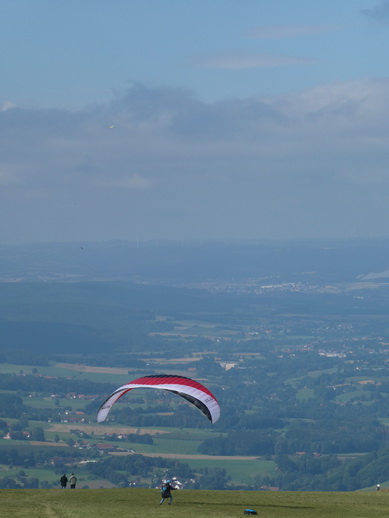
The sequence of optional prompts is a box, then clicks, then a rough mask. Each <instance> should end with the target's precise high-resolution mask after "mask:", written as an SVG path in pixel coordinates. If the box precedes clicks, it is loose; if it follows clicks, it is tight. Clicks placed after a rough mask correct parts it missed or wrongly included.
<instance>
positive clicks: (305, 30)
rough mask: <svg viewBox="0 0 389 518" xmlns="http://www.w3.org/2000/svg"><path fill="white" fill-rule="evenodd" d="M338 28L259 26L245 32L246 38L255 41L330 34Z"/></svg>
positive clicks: (326, 26)
mask: <svg viewBox="0 0 389 518" xmlns="http://www.w3.org/2000/svg"><path fill="white" fill-rule="evenodd" d="M339 28H340V26H338V25H261V26H258V27H253V28H251V29H250V30H249V31H247V36H249V37H250V38H256V39H281V38H295V37H298V36H312V35H315V34H323V33H326V32H332V31H335V30H339Z"/></svg>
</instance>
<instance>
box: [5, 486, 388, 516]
mask: <svg viewBox="0 0 389 518" xmlns="http://www.w3.org/2000/svg"><path fill="white" fill-rule="evenodd" d="M159 498H160V495H159V491H158V490H155V489H89V490H82V489H81V490H79V489H76V490H74V491H73V490H70V489H69V490H58V489H49V490H46V489H38V490H34V489H24V490H23V489H19V490H18V489H2V490H0V501H1V513H2V516H6V517H7V518H27V517H28V518H31V517H41V518H45V517H48V518H74V517H76V516H82V517H83V518H105V517H108V516H110V517H111V516H112V517H114V518H127V517H130V516H133V517H136V518H146V517H147V518H148V517H150V516H154V517H156V518H159V517H170V518H174V517H180V518H182V517H188V518H202V517H206V516H212V517H214V518H222V517H223V518H229V517H238V516H243V515H244V510H245V509H247V508H250V509H254V510H256V511H257V513H258V516H262V517H266V518H286V517H288V518H312V517H315V518H367V517H369V518H381V517H382V516H386V515H387V512H388V507H389V492H388V491H381V492H379V493H376V492H358V493H325V492H322V493H317V492H271V491H269V492H248V491H185V490H183V491H177V492H175V493H174V502H173V505H171V506H169V505H167V503H166V502H165V503H164V504H163V505H162V506H160V505H159Z"/></svg>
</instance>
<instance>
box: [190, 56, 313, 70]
mask: <svg viewBox="0 0 389 518" xmlns="http://www.w3.org/2000/svg"><path fill="white" fill-rule="evenodd" d="M310 63H313V60H312V59H311V58H307V57H297V56H282V55H271V54H248V53H242V54H237V53H230V54H220V55H215V56H207V57H202V58H198V59H197V60H196V61H195V65H196V66H197V67H201V68H215V69H217V68H219V69H228V70H245V69H251V68H272V67H283V66H290V65H307V64H310Z"/></svg>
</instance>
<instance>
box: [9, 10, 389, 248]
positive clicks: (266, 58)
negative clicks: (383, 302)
mask: <svg viewBox="0 0 389 518" xmlns="http://www.w3.org/2000/svg"><path fill="white" fill-rule="evenodd" d="M0 45H1V49H2V51H1V53H0V69H1V82H0V138H1V140H0V142H1V144H0V213H1V216H2V217H1V218H0V242H1V243H22V242H30V241H94V240H107V239H130V240H135V239H145V240H146V239H182V238H185V239H191V238H195V239H213V238H215V239H230V238H233V239H235V238H244V239H261V238H276V239H278V238H282V239H284V238H292V239H293V238H305V237H307V238H309V237H345V238H348V237H350V238H351V237H359V236H360V237H365V236H387V235H388V234H389V231H388V228H387V221H388V219H389V218H388V216H389V208H388V207H389V203H388V202H389V171H388V159H389V151H388V150H389V146H388V132H389V131H388V130H389V125H388V124H389V123H388V120H389V70H388V67H389V65H388V58H387V52H388V51H387V49H388V48H389V1H386V0H325V1H324V0H293V1H292V0H164V1H162V0H147V1H145V0H142V1H141V0H131V1H128V2H127V1H123V0H120V1H119V0H110V1H109V2H108V1H106V0H105V1H100V0H82V1H81V2H80V1H77V2H76V1H74V0H67V1H66V2H60V1H53V0H34V2H32V1H31V0H13V1H12V2H2V3H1V4H0ZM110 125H114V128H108V127H106V126H110Z"/></svg>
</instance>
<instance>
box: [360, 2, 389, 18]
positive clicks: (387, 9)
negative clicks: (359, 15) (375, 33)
mask: <svg viewBox="0 0 389 518" xmlns="http://www.w3.org/2000/svg"><path fill="white" fill-rule="evenodd" d="M362 12H363V14H365V15H367V16H369V17H370V18H373V19H375V20H378V21H380V22H384V23H387V22H389V1H388V0H383V1H382V2H380V3H378V4H377V5H376V6H374V7H373V8H372V9H364V10H363V11H362Z"/></svg>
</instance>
